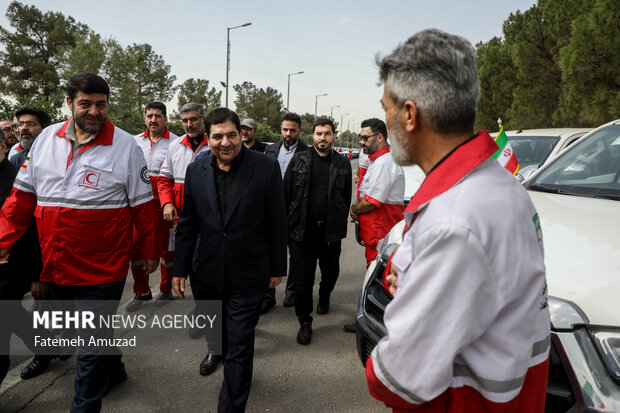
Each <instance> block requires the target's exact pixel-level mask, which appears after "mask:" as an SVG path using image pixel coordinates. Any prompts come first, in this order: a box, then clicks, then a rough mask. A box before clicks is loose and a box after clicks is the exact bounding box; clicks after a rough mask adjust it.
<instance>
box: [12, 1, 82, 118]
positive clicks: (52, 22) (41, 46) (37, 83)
mask: <svg viewBox="0 0 620 413" xmlns="http://www.w3.org/2000/svg"><path fill="white" fill-rule="evenodd" d="M6 17H7V20H8V21H9V24H10V25H11V27H12V28H13V29H14V31H13V32H11V31H9V30H7V29H6V28H4V27H0V43H2V45H3V46H4V47H3V49H4V50H3V51H0V92H1V93H4V94H6V95H8V96H12V97H14V98H15V99H16V100H17V101H18V103H19V104H20V105H23V104H28V103H32V104H34V105H35V106H38V107H40V108H42V109H44V110H46V111H48V112H49V114H50V116H51V117H52V118H57V117H58V115H59V112H60V111H59V108H60V107H61V105H62V103H63V97H64V92H63V90H62V89H61V87H60V83H61V73H60V68H61V67H62V65H63V62H64V60H65V57H66V51H67V50H68V48H72V47H75V46H76V45H77V42H78V39H80V38H81V37H83V36H84V35H85V34H86V33H87V32H88V28H87V26H85V25H83V24H81V23H76V21H75V19H73V18H72V17H65V16H64V15H63V14H61V13H54V12H47V13H43V12H41V11H40V10H39V9H37V8H36V7H34V6H28V5H24V4H21V3H19V2H17V1H13V2H11V3H10V4H9V6H8V8H7V12H6Z"/></svg>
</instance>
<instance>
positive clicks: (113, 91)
mask: <svg viewBox="0 0 620 413" xmlns="http://www.w3.org/2000/svg"><path fill="white" fill-rule="evenodd" d="M104 70H105V73H106V74H107V78H108V84H109V85H110V110H109V112H110V113H109V114H110V118H112V119H114V120H115V122H116V124H117V125H118V126H119V127H121V128H122V129H125V130H127V131H128V132H131V133H137V132H138V131H139V130H140V129H141V128H142V127H143V117H144V106H145V105H146V104H147V103H149V102H152V101H155V100H158V101H163V102H165V101H168V100H170V99H172V96H173V95H174V91H175V87H174V81H175V80H176V76H174V75H170V65H167V64H166V62H165V61H164V59H163V58H162V57H161V56H160V55H158V54H156V53H155V52H154V51H153V48H152V47H151V46H150V45H149V44H135V43H134V44H132V45H131V46H127V47H126V48H122V47H121V46H120V45H119V44H118V43H116V44H114V45H113V47H111V52H110V55H109V57H108V59H107V61H106V62H105V64H104Z"/></svg>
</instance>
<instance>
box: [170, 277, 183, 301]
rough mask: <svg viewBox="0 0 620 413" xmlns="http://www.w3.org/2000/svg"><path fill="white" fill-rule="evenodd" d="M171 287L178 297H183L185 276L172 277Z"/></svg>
mask: <svg viewBox="0 0 620 413" xmlns="http://www.w3.org/2000/svg"><path fill="white" fill-rule="evenodd" d="M172 289H173V290H174V292H175V293H177V295H178V296H179V297H180V298H182V299H185V277H172Z"/></svg>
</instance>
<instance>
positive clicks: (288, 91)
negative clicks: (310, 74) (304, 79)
mask: <svg viewBox="0 0 620 413" xmlns="http://www.w3.org/2000/svg"><path fill="white" fill-rule="evenodd" d="M302 73H303V72H297V73H289V74H288V87H287V88H286V110H287V111H288V112H290V111H291V109H290V106H289V105H288V102H289V98H290V97H291V76H295V75H301V74H302Z"/></svg>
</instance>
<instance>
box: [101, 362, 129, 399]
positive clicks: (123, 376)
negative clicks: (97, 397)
mask: <svg viewBox="0 0 620 413" xmlns="http://www.w3.org/2000/svg"><path fill="white" fill-rule="evenodd" d="M125 380H127V371H126V370H125V363H123V362H122V361H121V366H120V367H119V369H118V370H116V373H114V374H113V376H112V377H110V382H109V383H108V389H107V390H106V391H105V394H108V393H109V392H110V391H111V390H112V389H113V388H115V387H116V386H118V385H119V384H121V383H122V382H124V381H125Z"/></svg>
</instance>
